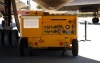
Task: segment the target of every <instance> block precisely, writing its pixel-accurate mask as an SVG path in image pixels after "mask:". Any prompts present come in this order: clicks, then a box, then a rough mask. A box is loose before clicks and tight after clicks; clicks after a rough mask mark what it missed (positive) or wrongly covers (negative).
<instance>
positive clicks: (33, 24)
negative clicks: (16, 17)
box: [24, 18, 39, 28]
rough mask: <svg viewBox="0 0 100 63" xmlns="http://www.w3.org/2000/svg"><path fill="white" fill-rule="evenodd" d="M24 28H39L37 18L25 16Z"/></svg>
mask: <svg viewBox="0 0 100 63" xmlns="http://www.w3.org/2000/svg"><path fill="white" fill-rule="evenodd" d="M24 28H39V19H35V18H34V19H32V18H25V19H24Z"/></svg>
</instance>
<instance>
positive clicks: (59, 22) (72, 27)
mask: <svg viewBox="0 0 100 63" xmlns="http://www.w3.org/2000/svg"><path fill="white" fill-rule="evenodd" d="M44 17H45V16H44ZM48 17H49V18H45V19H44V20H42V21H43V22H42V27H43V28H42V29H43V34H75V33H76V20H75V17H71V18H72V19H67V17H69V16H64V17H59V16H55V17H56V18H54V16H53V17H51V16H48ZM50 17H51V19H50ZM57 17H58V18H57ZM46 20H47V21H46Z"/></svg>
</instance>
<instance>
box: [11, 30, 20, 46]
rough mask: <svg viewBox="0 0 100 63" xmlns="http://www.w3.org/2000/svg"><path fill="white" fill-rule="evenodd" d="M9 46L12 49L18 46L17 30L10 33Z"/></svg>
mask: <svg viewBox="0 0 100 63" xmlns="http://www.w3.org/2000/svg"><path fill="white" fill-rule="evenodd" d="M11 45H12V46H13V47H15V46H17V45H18V31H17V30H12V33H11Z"/></svg>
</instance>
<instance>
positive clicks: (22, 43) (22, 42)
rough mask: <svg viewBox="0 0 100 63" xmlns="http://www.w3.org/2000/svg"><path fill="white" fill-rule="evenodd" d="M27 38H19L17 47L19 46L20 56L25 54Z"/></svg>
mask: <svg viewBox="0 0 100 63" xmlns="http://www.w3.org/2000/svg"><path fill="white" fill-rule="evenodd" d="M27 41H28V40H27V38H22V39H21V40H20V44H19V48H20V56H26V55H27V51H26V49H27V47H28V42H27Z"/></svg>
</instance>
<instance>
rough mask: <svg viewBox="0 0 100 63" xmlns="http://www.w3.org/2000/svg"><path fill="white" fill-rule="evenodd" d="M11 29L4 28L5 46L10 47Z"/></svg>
mask: <svg viewBox="0 0 100 63" xmlns="http://www.w3.org/2000/svg"><path fill="white" fill-rule="evenodd" d="M10 35H11V31H10V30H4V45H5V47H10V45H11V36H10Z"/></svg>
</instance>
